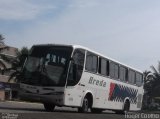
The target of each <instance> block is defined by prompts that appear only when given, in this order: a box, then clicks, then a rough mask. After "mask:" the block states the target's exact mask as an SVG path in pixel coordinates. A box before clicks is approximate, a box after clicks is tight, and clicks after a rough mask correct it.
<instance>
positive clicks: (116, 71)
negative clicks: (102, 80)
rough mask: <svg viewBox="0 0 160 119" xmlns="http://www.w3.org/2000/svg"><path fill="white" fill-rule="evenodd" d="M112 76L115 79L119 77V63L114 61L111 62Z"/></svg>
mask: <svg viewBox="0 0 160 119" xmlns="http://www.w3.org/2000/svg"><path fill="white" fill-rule="evenodd" d="M109 70H110V77H111V78H113V79H118V78H119V65H118V64H117V63H114V62H110V69H109Z"/></svg>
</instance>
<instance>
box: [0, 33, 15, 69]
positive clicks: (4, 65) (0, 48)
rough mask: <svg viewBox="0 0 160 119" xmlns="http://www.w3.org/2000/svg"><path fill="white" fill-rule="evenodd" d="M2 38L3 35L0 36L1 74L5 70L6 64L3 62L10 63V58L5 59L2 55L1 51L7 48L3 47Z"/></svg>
mask: <svg viewBox="0 0 160 119" xmlns="http://www.w3.org/2000/svg"><path fill="white" fill-rule="evenodd" d="M4 39H5V38H4V37H3V35H1V34H0V66H1V67H0V70H1V72H4V71H5V70H6V68H7V67H6V64H5V62H12V59H11V58H8V57H6V56H5V55H4V54H2V51H3V50H5V49H7V48H8V46H6V45H5V43H4Z"/></svg>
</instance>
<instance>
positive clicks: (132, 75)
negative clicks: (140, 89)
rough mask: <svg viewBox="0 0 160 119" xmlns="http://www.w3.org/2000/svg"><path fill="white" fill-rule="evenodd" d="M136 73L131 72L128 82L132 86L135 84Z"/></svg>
mask: <svg viewBox="0 0 160 119" xmlns="http://www.w3.org/2000/svg"><path fill="white" fill-rule="evenodd" d="M135 76H136V75H135V71H133V70H129V76H128V82H129V83H131V84H135Z"/></svg>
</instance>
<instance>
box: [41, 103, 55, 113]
mask: <svg viewBox="0 0 160 119" xmlns="http://www.w3.org/2000/svg"><path fill="white" fill-rule="evenodd" d="M43 105H44V108H45V110H46V111H47V112H53V111H54V108H55V105H54V104H51V103H43Z"/></svg>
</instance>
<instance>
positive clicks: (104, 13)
mask: <svg viewBox="0 0 160 119" xmlns="http://www.w3.org/2000/svg"><path fill="white" fill-rule="evenodd" d="M138 2H139V0H138V1H137V2H127V1H125V2H124V1H123V2H122V1H115V2H109V1H106V0H73V1H72V3H71V4H70V5H69V6H68V8H67V9H65V11H63V12H61V14H60V15H59V16H58V17H56V19H55V18H54V19H50V20H47V21H39V23H37V24H35V25H33V24H32V25H31V26H28V27H27V28H25V29H24V30H23V31H22V32H21V34H19V33H15V34H12V35H10V36H9V37H8V39H10V40H12V45H13V46H15V45H16V46H18V47H20V46H26V45H27V46H32V45H33V44H41V43H61V44H79V45H83V46H86V47H89V48H91V49H93V50H95V51H98V52H101V53H102V54H105V55H106V56H109V57H112V58H114V59H117V60H118V61H121V62H124V63H126V64H130V65H131V66H134V67H137V68H139V69H142V70H145V69H147V68H148V67H149V66H150V65H152V64H153V63H155V62H157V60H158V59H160V57H159V56H158V55H157V54H158V52H159V51H158V50H157V49H155V48H158V47H159V37H160V34H159V30H160V27H159V26H160V22H159V21H160V20H159V19H160V17H159V15H158V14H159V11H160V10H158V9H159V6H158V5H157V6H155V4H154V5H153V4H152V7H151V6H150V4H149V3H145V4H144V3H141V4H140V5H138V6H137V7H136V10H135V6H136V5H137V3H138ZM147 6H150V7H149V8H148V7H147ZM152 8H153V9H152ZM10 42H11V41H10Z"/></svg>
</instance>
